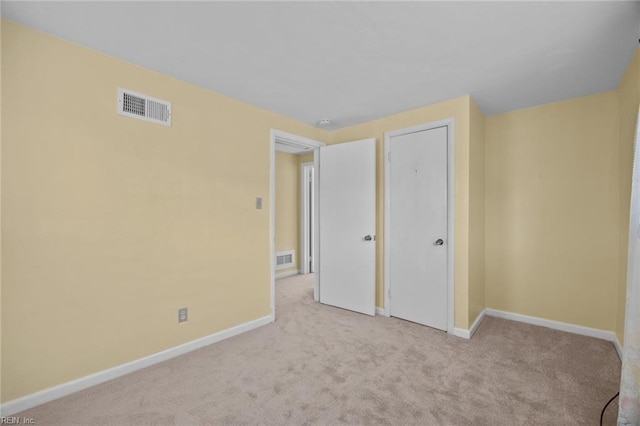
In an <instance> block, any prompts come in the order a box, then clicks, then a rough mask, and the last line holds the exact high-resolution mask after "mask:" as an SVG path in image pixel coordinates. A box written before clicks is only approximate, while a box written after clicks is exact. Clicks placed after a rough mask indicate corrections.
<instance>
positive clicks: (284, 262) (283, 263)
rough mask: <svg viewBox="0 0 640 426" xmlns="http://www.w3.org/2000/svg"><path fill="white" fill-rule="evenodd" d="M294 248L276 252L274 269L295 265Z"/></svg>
mask: <svg viewBox="0 0 640 426" xmlns="http://www.w3.org/2000/svg"><path fill="white" fill-rule="evenodd" d="M295 256H296V251H295V250H286V251H279V252H277V253H276V271H277V270H278V269H284V268H291V267H293V266H295Z"/></svg>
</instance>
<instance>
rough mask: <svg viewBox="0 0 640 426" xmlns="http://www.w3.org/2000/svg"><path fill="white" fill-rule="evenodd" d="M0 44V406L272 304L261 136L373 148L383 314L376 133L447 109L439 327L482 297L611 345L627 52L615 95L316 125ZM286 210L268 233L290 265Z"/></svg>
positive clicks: (625, 152)
mask: <svg viewBox="0 0 640 426" xmlns="http://www.w3.org/2000/svg"><path fill="white" fill-rule="evenodd" d="M1 36H2V37H1V43H2V50H1V51H2V56H3V58H2V59H3V62H2V69H1V78H2V86H3V89H4V90H3V92H2V97H1V99H2V103H3V105H2V106H3V107H4V108H2V112H3V116H2V118H3V120H2V122H3V124H4V126H2V129H1V136H2V163H1V167H2V183H1V190H2V198H3V202H2V207H1V220H2V260H3V264H4V268H2V269H1V279H2V281H1V285H2V292H1V293H2V306H1V308H2V310H1V320H2V323H1V331H2V346H1V350H0V356H1V357H2V358H1V359H2V368H1V369H0V374H1V375H2V380H1V383H2V386H1V389H0V391H1V392H2V396H1V398H0V401H8V400H12V399H14V398H17V397H20V396H23V395H26V394H29V393H33V392H36V391H39V390H42V389H45V388H47V387H50V386H54V385H57V384H60V383H63V382H66V381H69V380H73V379H76V378H79V377H82V376H85V375H88V374H91V373H94V372H97V371H101V370H104V369H107V368H109V367H113V366H115V365H119V364H122V363H125V362H128V361H131V360H134V359H137V358H140V357H143V356H146V355H149V354H152V353H154V352H158V351H160V350H163V349H167V348H169V347H173V346H176V345H178V344H181V343H184V342H187V341H190V340H193V339H196V338H199V337H202V336H206V335H209V334H211V333H215V332H216V331H219V330H222V329H226V328H229V327H231V326H234V325H238V324H241V323H244V322H246V321H250V320H252V319H256V318H259V317H262V316H265V315H268V314H269V313H270V282H269V270H270V262H271V257H270V248H271V242H270V235H269V228H270V223H269V210H270V203H271V200H270V199H269V161H268V159H269V155H270V153H269V134H270V129H271V128H276V129H279V130H284V131H287V132H291V133H294V134H298V135H301V136H306V137H309V138H312V139H316V140H320V141H325V142H330V143H340V142H346V141H350V140H357V139H363V138H368V137H376V139H377V208H376V213H377V226H376V233H377V237H378V238H377V253H376V256H377V266H376V288H377V292H376V303H377V306H380V307H382V306H383V304H384V295H383V288H384V282H383V276H384V275H383V267H384V259H383V247H384V236H383V233H384V230H383V224H384V217H383V215H384V158H383V144H384V133H385V132H387V131H392V130H398V129H402V128H405V127H409V126H414V125H417V124H422V123H427V122H431V121H436V120H441V119H444V118H448V117H454V118H455V120H456V121H455V178H456V186H455V204H456V212H455V262H456V269H455V324H456V327H460V328H468V327H469V326H470V325H471V323H473V321H474V320H475V318H476V317H477V315H478V314H479V312H480V311H481V310H482V309H483V308H484V307H485V305H486V306H488V307H491V308H496V309H501V310H506V311H511V312H517V313H522V314H528V315H534V316H539V317H543V318H548V319H552V320H558V321H565V322H569V323H574V324H579V325H585V326H590V327H595V328H602V329H606V330H616V331H617V333H618V336H619V338H620V339H621V335H622V329H623V320H624V286H623V280H624V278H625V277H626V232H627V231H626V228H625V227H627V226H628V203H629V201H628V195H629V194H628V192H629V191H630V167H631V166H630V159H631V146H632V135H633V128H634V126H635V118H636V116H635V114H636V113H637V110H638V98H639V97H640V95H639V93H640V78H639V77H638V74H639V72H640V65H639V64H638V62H639V61H638V55H636V58H635V60H634V62H633V63H632V65H631V66H630V68H629V71H628V73H627V76H626V77H625V80H624V81H623V83H622V84H621V86H620V89H619V90H618V91H617V92H607V93H603V94H599V95H594V96H589V97H586V98H579V99H574V100H570V101H566V102H560V103H555V104H550V105H544V106H541V107H536V108H530V109H525V110H520V111H515V112H511V113H507V114H501V115H498V116H493V117H487V118H486V119H485V118H484V117H483V116H482V113H481V112H480V110H479V109H478V108H477V105H475V103H474V102H473V100H472V99H471V98H470V97H469V96H463V97H460V98H456V99H453V100H450V101H446V102H442V103H439V104H435V105H430V106H426V107H422V108H418V109H414V110H411V111H407V112H404V113H400V114H396V115H393V116H389V117H385V118H381V119H378V120H374V121H371V122H368V123H364V124H361V125H358V126H353V127H350V128H346V129H342V130H339V131H336V132H334V133H333V134H329V133H327V132H325V131H322V130H319V129H316V128H313V127H310V126H306V125H304V124H301V123H298V122H296V121H294V120H290V119H287V118H284V117H282V116H279V115H277V114H274V113H271V112H268V111H265V110H262V109H259V108H256V107H253V106H250V105H247V104H244V103H242V102H239V101H236V100H233V99H230V98H227V97H224V96H222V95H219V94H216V93H213V92H210V91H207V90H204V89H201V88H197V87H195V86H192V85H189V84H186V83H184V82H181V81H178V80H175V79H172V78H169V77H166V76H163V75H161V74H158V73H155V72H152V71H149V70H146V69H143V68H141V67H138V66H135V65H132V64H128V63H125V62H123V61H120V60H117V59H114V58H111V57H108V56H105V55H102V54H100V53H97V52H95V51H91V50H89V49H85V48H82V47H79V46H77V45H73V44H70V43H67V42H64V41H61V40H59V39H56V38H53V37H51V36H47V35H44V34H42V33H38V32H36V31H33V30H30V29H27V28H25V27H23V26H20V25H17V24H13V23H11V22H8V21H4V20H3V21H2V30H1ZM118 87H125V88H129V89H132V90H136V91H138V92H142V93H146V94H149V95H152V96H155V97H158V98H162V99H169V100H171V101H173V113H174V115H173V126H172V127H164V126H158V125H154V124H150V123H146V122H143V121H138V120H133V119H129V118H125V117H121V116H118V115H117V114H116V113H115V101H116V90H117V88H118ZM5 102H6V104H5ZM9 105H10V108H8V107H7V106H9ZM618 111H619V112H620V113H618ZM34 123H37V125H34ZM619 129H620V131H619ZM247 152H251V154H252V155H251V156H247V155H246V153H247ZM289 160H290V159H284V160H283V157H282V156H280V155H279V156H278V158H277V162H278V168H279V169H280V168H282V170H280V171H279V175H283V173H290V175H289V177H292V176H293V172H292V170H293V163H294V161H289ZM304 161H308V159H304V158H296V162H295V175H296V178H295V189H294V193H295V197H296V198H297V197H298V196H299V193H300V191H299V179H298V177H297V176H298V170H299V164H300V162H304ZM285 169H286V170H287V172H285V171H283V170H285ZM277 180H278V179H277ZM285 182H286V185H287V186H291V188H293V184H292V183H291V179H287V180H286V181H285V180H283V179H279V182H277V184H278V185H280V184H283V185H284V184H285ZM291 188H290V189H291ZM277 194H278V195H280V194H285V192H284V190H281V191H278V190H277ZM287 194H290V193H289V192H287ZM259 196H261V197H263V199H264V205H263V209H262V210H256V209H255V197H259ZM276 198H278V196H277V197H276ZM283 203H285V202H284V201H283ZM285 204H286V205H288V206H290V205H291V201H290V200H289V201H287V202H286V203H285ZM295 204H296V210H295V213H292V211H293V210H292V209H291V210H288V213H287V214H288V215H291V214H295V221H294V222H295V224H296V226H295V231H294V230H293V228H290V229H289V228H287V229H289V230H288V231H287V232H288V233H289V236H287V237H285V236H281V235H277V236H276V237H277V240H278V242H277V249H285V248H290V247H286V246H288V245H291V244H295V248H296V249H297V253H296V254H297V257H298V258H299V247H298V244H299V238H298V237H297V235H298V230H299V226H298V225H297V224H298V218H299V212H298V209H299V204H300V203H299V202H296V203H295ZM276 209H277V210H278V214H277V215H276V219H277V220H279V219H284V217H285V216H284V214H283V213H281V212H280V209H278V207H277V206H276ZM279 216H281V217H280V218H279ZM282 229H284V227H283V226H282V225H280V231H281V230H282ZM293 234H295V235H296V236H295V237H293V239H292V241H294V242H288V241H290V240H291V237H290V235H293ZM284 240H287V242H284ZM280 243H283V244H284V246H283V245H280ZM247 259H251V261H252V265H253V266H252V267H251V268H247V267H246V261H247ZM182 306H187V307H188V308H189V318H190V319H189V322H188V323H186V324H182V325H180V326H178V325H177V324H176V314H177V312H176V311H177V308H178V307H182ZM43 359H46V360H47V362H46V363H43V362H42V360H43Z"/></svg>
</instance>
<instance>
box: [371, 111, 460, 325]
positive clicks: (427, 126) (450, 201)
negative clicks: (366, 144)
mask: <svg viewBox="0 0 640 426" xmlns="http://www.w3.org/2000/svg"><path fill="white" fill-rule="evenodd" d="M438 127H446V128H447V237H446V241H447V333H449V334H453V332H454V327H455V323H454V318H455V317H454V308H455V307H454V285H455V281H454V271H455V269H454V261H455V257H454V220H455V170H454V165H455V161H454V160H455V151H454V141H455V136H454V128H455V120H454V118H453V117H450V118H446V119H444V120H439V121H433V122H430V123H424V124H419V125H417V126H412V127H407V128H404V129H399V130H394V131H392V132H385V133H384V314H385V316H387V317H389V316H391V300H390V297H389V292H390V290H391V282H390V278H389V259H390V254H391V253H390V246H391V245H390V244H389V242H390V241H391V212H390V211H391V206H390V197H391V176H390V174H389V173H388V170H389V169H388V166H389V153H390V150H391V146H390V145H391V138H392V137H394V136H402V135H407V134H410V133H417V132H422V131H425V130H431V129H436V128H438ZM391 160H393V158H391Z"/></svg>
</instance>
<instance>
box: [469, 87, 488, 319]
mask: <svg viewBox="0 0 640 426" xmlns="http://www.w3.org/2000/svg"><path fill="white" fill-rule="evenodd" d="M469 107H470V109H469V123H470V125H469V320H468V321H469V322H468V326H467V327H466V328H468V327H471V325H472V324H473V322H474V321H475V320H476V318H478V316H479V315H480V314H481V313H482V311H483V310H484V308H486V307H487V305H486V288H485V253H484V250H485V235H484V228H485V223H484V220H485V216H484V212H485V193H484V188H485V171H484V168H485V154H484V151H485V147H484V132H485V128H484V127H485V126H484V122H485V117H484V114H482V111H481V110H480V108H479V107H478V105H476V103H475V101H474V100H473V99H471V100H470V104H469Z"/></svg>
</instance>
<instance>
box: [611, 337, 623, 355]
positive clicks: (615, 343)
mask: <svg viewBox="0 0 640 426" xmlns="http://www.w3.org/2000/svg"><path fill="white" fill-rule="evenodd" d="M613 346H614V347H615V348H616V352H618V357H619V358H620V361H622V353H623V352H622V345H621V344H620V340H618V335H616V334H615V333H613Z"/></svg>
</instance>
